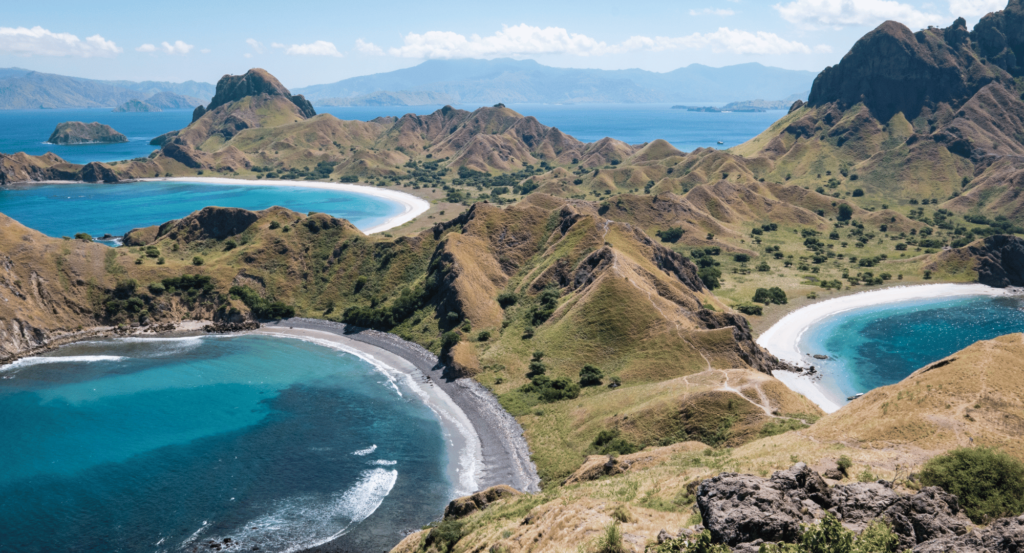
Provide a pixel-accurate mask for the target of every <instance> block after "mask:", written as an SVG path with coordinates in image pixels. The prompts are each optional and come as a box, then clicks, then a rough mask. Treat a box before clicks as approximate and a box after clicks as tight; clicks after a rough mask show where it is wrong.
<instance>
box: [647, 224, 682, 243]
mask: <svg viewBox="0 0 1024 553" xmlns="http://www.w3.org/2000/svg"><path fill="white" fill-rule="evenodd" d="M685 233H686V231H685V230H683V227H669V228H668V230H659V231H657V232H655V233H654V234H655V236H657V237H658V238H661V241H662V242H671V243H673V244H674V243H676V242H678V241H679V239H680V238H682V237H683V234H685Z"/></svg>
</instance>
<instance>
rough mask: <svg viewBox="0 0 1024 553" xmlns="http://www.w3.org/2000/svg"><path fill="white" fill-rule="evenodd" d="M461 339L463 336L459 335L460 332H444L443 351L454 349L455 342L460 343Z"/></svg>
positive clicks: (442, 337)
mask: <svg viewBox="0 0 1024 553" xmlns="http://www.w3.org/2000/svg"><path fill="white" fill-rule="evenodd" d="M461 339H462V338H461V337H460V336H459V333H458V332H455V331H454V330H449V331H448V332H445V333H444V334H442V335H441V351H448V350H450V349H452V348H453V347H455V344H458V343H459V340H461Z"/></svg>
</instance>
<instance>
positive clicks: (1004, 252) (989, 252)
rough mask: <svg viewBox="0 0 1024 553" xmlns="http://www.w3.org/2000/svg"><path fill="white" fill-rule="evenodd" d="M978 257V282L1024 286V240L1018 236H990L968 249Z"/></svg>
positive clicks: (990, 284)
mask: <svg viewBox="0 0 1024 553" xmlns="http://www.w3.org/2000/svg"><path fill="white" fill-rule="evenodd" d="M967 250H968V251H969V252H970V253H971V255H973V256H975V257H976V258H977V259H978V282H980V283H981V284H984V285H986V286H992V287H994V288H1006V287H1007V286H1024V240H1021V239H1020V238H1018V237H1016V236H1007V235H996V236H989V237H988V238H986V239H985V241H984V242H982V244H981V245H978V246H970V247H969V248H968V249H967Z"/></svg>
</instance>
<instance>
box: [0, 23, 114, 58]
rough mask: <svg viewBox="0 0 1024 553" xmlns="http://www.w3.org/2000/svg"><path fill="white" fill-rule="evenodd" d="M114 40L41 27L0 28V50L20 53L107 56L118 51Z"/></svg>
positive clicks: (84, 56) (85, 56)
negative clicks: (53, 30)
mask: <svg viewBox="0 0 1024 553" xmlns="http://www.w3.org/2000/svg"><path fill="white" fill-rule="evenodd" d="M121 52H122V50H121V48H118V47H117V45H116V44H114V42H113V41H110V40H106V39H104V38H103V37H101V36H100V35H93V36H91V37H86V39H85V40H82V39H80V38H78V37H77V36H75V35H73V34H70V33H54V32H51V31H48V30H46V29H44V28H42V27H38V26H37V27H32V28H31V29H27V28H25V27H0V53H2V54H15V55H19V56H78V57H83V58H91V57H109V56H113V55H115V54H120V53H121Z"/></svg>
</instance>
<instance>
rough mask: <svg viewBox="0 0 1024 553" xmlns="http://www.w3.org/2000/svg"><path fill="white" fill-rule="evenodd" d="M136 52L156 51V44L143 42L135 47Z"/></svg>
mask: <svg viewBox="0 0 1024 553" xmlns="http://www.w3.org/2000/svg"><path fill="white" fill-rule="evenodd" d="M135 51H136V52H156V46H153V45H152V44H143V45H142V46H139V47H138V48H136V49H135Z"/></svg>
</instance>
